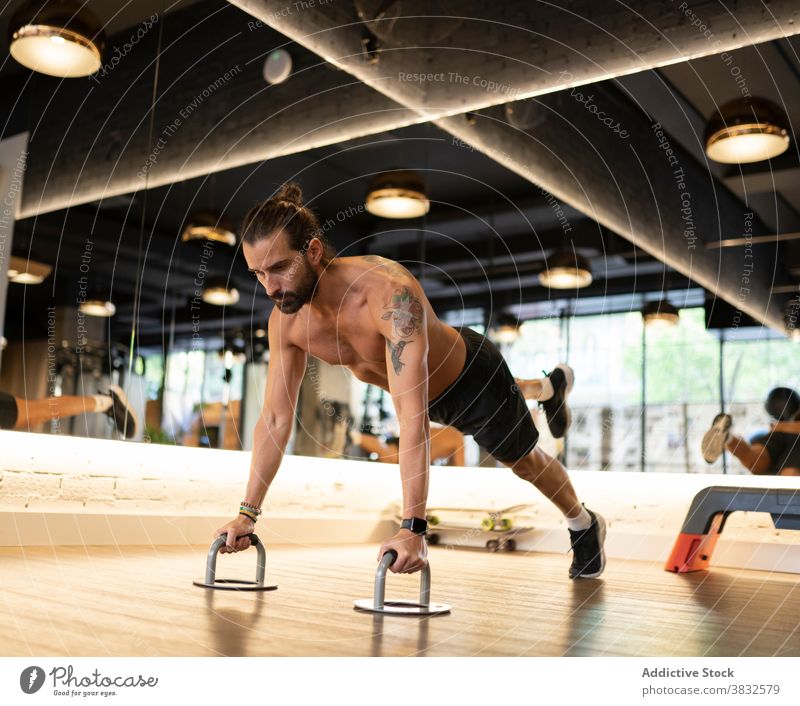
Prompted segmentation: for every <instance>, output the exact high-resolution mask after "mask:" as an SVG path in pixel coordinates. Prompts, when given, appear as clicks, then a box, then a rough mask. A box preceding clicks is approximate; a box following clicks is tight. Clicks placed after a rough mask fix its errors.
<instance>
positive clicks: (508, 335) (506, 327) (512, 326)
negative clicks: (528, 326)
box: [492, 314, 520, 345]
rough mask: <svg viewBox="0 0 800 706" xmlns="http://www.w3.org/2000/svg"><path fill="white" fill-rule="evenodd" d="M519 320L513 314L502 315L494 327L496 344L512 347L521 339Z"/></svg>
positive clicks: (497, 318) (493, 332) (493, 333)
mask: <svg viewBox="0 0 800 706" xmlns="http://www.w3.org/2000/svg"><path fill="white" fill-rule="evenodd" d="M519 327H520V323H519V319H518V318H517V317H516V316H512V315H511V314H500V315H499V316H497V317H496V318H495V324H494V326H493V327H492V339H493V340H494V341H495V342H496V343H501V344H504V345H510V344H512V343H514V341H516V340H517V339H518V338H519Z"/></svg>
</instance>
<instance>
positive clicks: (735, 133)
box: [705, 98, 789, 164]
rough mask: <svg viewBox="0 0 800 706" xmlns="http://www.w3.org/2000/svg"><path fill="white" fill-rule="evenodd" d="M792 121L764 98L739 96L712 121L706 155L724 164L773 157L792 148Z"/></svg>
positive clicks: (715, 115)
mask: <svg viewBox="0 0 800 706" xmlns="http://www.w3.org/2000/svg"><path fill="white" fill-rule="evenodd" d="M788 124H789V121H788V120H787V119H786V116H785V114H784V112H783V111H782V110H781V109H780V108H779V107H778V106H777V105H775V104H774V103H772V102H771V101H768V100H765V99H764V98H737V99H736V100H733V101H730V102H729V103H725V104H724V105H723V106H722V107H721V108H720V109H719V110H718V111H717V113H715V114H714V115H713V116H712V117H711V119H710V120H709V121H708V125H707V126H706V131H705V142H706V154H707V155H708V157H709V159H713V160H714V161H715V162H721V163H723V164H745V163H749V162H760V161H762V160H765V159H772V158H773V157H777V156H778V155H779V154H782V153H783V152H785V151H786V150H787V149H788V148H789V130H788Z"/></svg>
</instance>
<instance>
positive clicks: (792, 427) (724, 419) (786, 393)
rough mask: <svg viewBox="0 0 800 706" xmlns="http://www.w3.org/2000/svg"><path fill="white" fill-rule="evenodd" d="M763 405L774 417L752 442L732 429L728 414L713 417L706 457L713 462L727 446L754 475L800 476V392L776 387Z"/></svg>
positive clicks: (704, 456) (705, 437)
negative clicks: (772, 421) (799, 393)
mask: <svg viewBox="0 0 800 706" xmlns="http://www.w3.org/2000/svg"><path fill="white" fill-rule="evenodd" d="M764 409H765V410H766V412H767V414H769V415H770V417H772V419H773V420H775V421H774V423H773V424H772V427H771V428H770V430H769V431H768V432H766V433H758V434H755V435H754V436H752V437H751V438H750V442H749V443H748V442H747V441H745V440H744V439H743V438H742V437H740V436H737V435H736V434H733V433H731V427H732V426H733V419H732V418H731V416H730V415H729V414H718V415H717V416H716V417H714V422H713V423H712V425H711V428H710V429H709V430H708V431H707V432H706V433H705V435H704V436H703V444H702V450H703V458H705V460H706V461H707V462H708V463H714V461H716V460H717V459H718V458H719V457H720V456H721V455H722V452H723V450H724V449H727V450H728V451H730V453H732V454H733V455H734V456H735V457H736V458H738V459H739V460H740V461H741V462H742V465H744V467H745V468H747V469H748V470H749V471H750V472H751V473H753V474H754V475H760V476H764V475H772V476H800V421H798V416H800V395H798V394H797V392H796V391H795V390H793V389H791V388H789V387H776V388H775V389H773V390H771V391H770V393H769V394H768V395H767V399H766V401H765V402H764Z"/></svg>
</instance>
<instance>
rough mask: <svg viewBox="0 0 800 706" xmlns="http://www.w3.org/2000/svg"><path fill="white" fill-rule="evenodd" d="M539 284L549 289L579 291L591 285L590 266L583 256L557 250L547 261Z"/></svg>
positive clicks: (540, 274) (540, 275)
mask: <svg viewBox="0 0 800 706" xmlns="http://www.w3.org/2000/svg"><path fill="white" fill-rule="evenodd" d="M539 282H540V284H542V285H544V286H545V287H550V288H551V289H581V288H583V287H588V286H589V285H590V284H591V283H592V266H591V264H590V263H589V260H588V259H587V258H585V257H583V255H578V254H577V253H574V252H571V251H569V250H559V251H558V252H556V253H555V254H554V255H553V256H552V257H549V258H548V259H547V263H546V266H545V269H544V270H543V271H542V272H540V273H539Z"/></svg>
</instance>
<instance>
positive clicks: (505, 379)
mask: <svg viewBox="0 0 800 706" xmlns="http://www.w3.org/2000/svg"><path fill="white" fill-rule="evenodd" d="M241 240H242V251H243V253H244V257H245V259H246V260H247V264H248V267H249V269H250V271H251V272H252V273H253V274H254V275H255V276H256V278H257V279H258V281H259V283H260V284H261V285H262V286H263V287H264V289H265V291H266V293H267V296H269V298H270V299H271V300H272V301H273V302H275V308H274V309H273V310H272V313H271V314H270V318H269V325H268V331H269V349H270V364H269V369H268V373H267V388H266V393H265V397H264V408H263V410H262V413H261V416H260V418H259V420H258V421H257V423H256V427H255V433H254V439H253V455H252V462H251V467H250V478H249V481H248V484H247V489H246V492H245V499H244V501H243V502H242V505H241V508H240V514H239V515H238V516H237V517H236V519H234V520H233V521H231V522H229V523H228V524H226V525H225V526H223V527H221V528H219V529H218V530H217V532H216V534H217V535H218V536H219V535H222V534H227V543H226V545H225V546H223V547H222V549H221V551H222V552H223V553H226V552H233V551H241V550H243V549H246V548H247V547H248V546H249V545H250V540H249V539H247V538H246V537H242V535H246V534H248V533H250V532H252V531H253V529H254V522H255V520H256V519H257V516H258V514H260V507H261V505H262V503H263V501H264V498H265V496H266V493H267V490H268V489H269V486H270V484H271V483H272V480H273V478H274V477H275V474H276V473H277V471H278V467H279V465H280V462H281V459H282V457H283V453H284V449H285V448H286V444H287V443H288V441H289V436H290V434H291V431H292V425H293V423H294V417H295V405H296V403H297V397H298V391H299V388H300V383H301V381H302V379H303V376H304V374H305V370H306V361H307V356H308V355H309V354H310V355H313V356H315V357H316V358H319V359H321V360H324V361H326V362H328V363H331V364H334V365H345V366H347V367H348V368H349V369H350V370H351V372H352V373H353V375H355V377H357V378H358V379H359V380H363V381H364V382H367V383H371V384H373V385H378V386H379V387H381V388H383V389H384V390H387V391H388V392H389V393H390V394H391V396H392V401H393V402H394V407H395V411H396V413H397V419H398V423H399V429H400V431H399V437H400V444H399V446H400V451H399V461H400V477H401V484H402V491H403V518H405V519H404V521H403V523H402V526H401V529H400V531H399V532H397V534H395V536H394V537H392V538H390V539H388V540H387V541H385V542H384V543H383V545H382V546H381V548H380V552H379V554H378V558H380V557H381V556H383V554H384V553H385V552H387V551H389V550H390V549H393V550H394V551H396V552H397V559H396V560H395V562H394V563H393V564H392V566H391V570H392V571H393V572H395V573H413V572H415V571H419V570H420V569H422V568H423V567H424V566H425V564H426V562H427V549H426V545H425V538H424V534H425V529H426V523H425V519H424V518H425V508H426V502H427V495H428V468H429V453H430V452H429V439H430V421H434V422H438V423H440V424H445V425H450V426H454V427H456V428H457V429H459V430H460V431H461V432H463V433H464V434H472V435H473V436H474V438H475V440H476V441H477V442H478V444H480V445H481V446H483V447H484V448H485V449H487V451H489V453H491V454H492V455H493V456H494V457H495V458H496V459H498V460H499V461H501V462H502V463H504V464H505V465H507V466H508V467H510V468H511V469H512V470H513V471H514V473H516V474H517V475H518V476H520V477H522V478H524V479H525V480H528V481H530V482H531V483H532V484H533V485H534V486H535V487H536V488H538V489H539V490H540V491H541V492H542V493H543V494H544V495H545V496H547V497H548V498H549V499H550V500H551V501H552V502H553V503H554V504H555V505H556V507H558V509H559V510H560V511H561V512H562V513H563V514H564V516H565V517H566V521H567V525H568V527H569V530H570V539H571V545H572V550H573V561H572V565H571V567H570V570H569V575H570V578H578V577H581V578H594V577H596V576H599V575H600V574H601V573H602V572H603V569H604V568H605V555H604V552H603V542H604V539H605V522H604V521H603V518H602V517H601V516H600V515H597V514H595V513H593V512H591V511H589V510H587V509H586V508H585V507H583V506H582V505H581V503H580V502H579V501H578V498H577V495H576V494H575V490H574V489H573V487H572V483H571V482H570V479H569V476H568V475H567V472H566V470H565V469H564V467H563V466H562V465H561V464H560V463H559V462H558V461H557V460H555V459H553V458H551V457H550V456H548V455H547V454H545V453H544V452H543V451H541V449H538V448H536V441H537V438H538V434H537V431H536V427H535V426H534V424H533V421H532V420H531V415H530V412H529V410H528V407H527V405H526V404H525V401H524V399H523V397H522V395H521V394H520V392H519V387H518V385H517V384H516V382H515V380H514V378H513V376H512V375H511V373H510V371H509V370H508V366H507V365H506V364H505V361H504V360H503V358H502V356H501V355H500V353H499V351H498V350H497V348H496V347H495V346H494V345H493V344H492V343H491V342H490V341H489V340H488V339H486V338H485V337H483V336H481V335H480V334H477V333H475V332H474V331H472V330H471V329H468V328H463V329H460V330H457V329H455V328H452V327H451V326H447V325H446V324H444V323H442V322H441V321H440V320H439V319H438V318H437V317H436V315H435V314H434V312H433V309H432V308H431V305H430V303H429V302H428V299H427V297H426V296H425V292H424V291H423V290H422V287H421V286H420V284H419V282H418V281H417V280H416V279H415V278H414V277H413V276H412V275H411V273H410V272H408V270H406V269H405V268H404V267H402V266H401V265H399V264H398V263H396V262H393V261H392V260H387V259H385V258H382V257H375V256H365V257H334V256H333V254H332V252H331V249H330V246H329V245H328V244H327V243H326V239H325V234H324V232H323V231H322V229H321V228H320V227H319V223H318V221H317V219H316V217H315V216H314V214H313V213H312V212H311V211H310V210H309V209H308V208H306V207H304V206H303V203H302V198H301V193H300V189H299V187H298V186H297V185H296V184H287V185H284V187H283V188H282V189H281V191H280V192H279V193H278V194H276V195H275V196H274V197H272V198H270V199H268V200H266V201H264V202H262V203H261V204H258V205H257V206H256V207H254V208H253V209H252V210H251V211H250V212H249V213H248V214H247V216H246V217H245V219H244V222H243V225H242V232H241ZM571 386H572V371H571V370H570V368H569V367H568V366H559V367H557V368H555V369H554V370H553V371H552V372H551V373H550V375H549V376H548V377H546V378H544V379H542V380H541V381H539V400H540V401H542V403H543V406H544V408H545V412H546V414H547V417H548V424H549V425H550V427H551V429H552V430H553V431H554V436H557V437H560V436H563V435H564V432H565V431H566V427H567V425H568V421H569V417H568V410H567V407H566V397H567V394H568V393H569V390H570V388H571ZM239 537H241V538H240V539H239Z"/></svg>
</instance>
